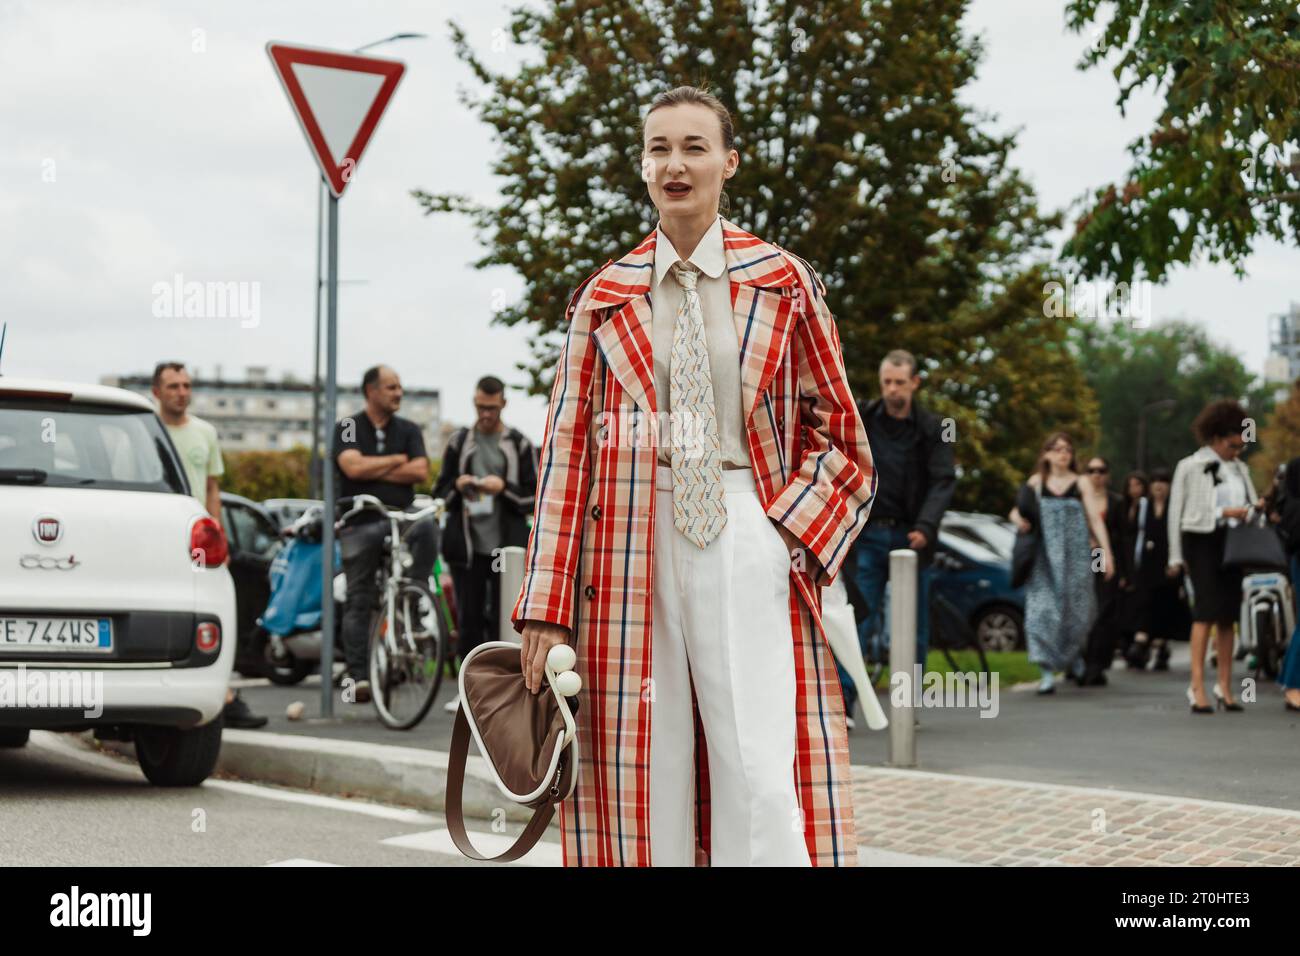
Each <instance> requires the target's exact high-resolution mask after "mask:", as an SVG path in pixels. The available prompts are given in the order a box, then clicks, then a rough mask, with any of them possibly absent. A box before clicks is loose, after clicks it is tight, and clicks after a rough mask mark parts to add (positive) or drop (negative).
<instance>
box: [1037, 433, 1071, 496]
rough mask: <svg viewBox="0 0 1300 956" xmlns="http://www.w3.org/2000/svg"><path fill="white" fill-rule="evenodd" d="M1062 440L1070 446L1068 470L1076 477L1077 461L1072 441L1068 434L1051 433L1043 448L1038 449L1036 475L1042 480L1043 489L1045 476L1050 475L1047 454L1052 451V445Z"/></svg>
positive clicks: (1050, 469) (1045, 483)
mask: <svg viewBox="0 0 1300 956" xmlns="http://www.w3.org/2000/svg"><path fill="white" fill-rule="evenodd" d="M1062 440H1064V441H1065V442H1067V443H1068V444H1069V446H1070V470H1071V471H1072V472H1074V473H1075V474H1076V475H1077V474H1078V473H1079V459H1078V457H1076V454H1075V451H1074V439H1073V438H1071V437H1070V435H1069V433H1068V432H1052V434H1050V435H1048V436H1047V440H1046V441H1044V442H1043V447H1042V448H1040V449H1038V474H1039V476H1040V477H1041V478H1042V481H1043V485H1044V487H1046V485H1047V476H1048V475H1049V474H1051V473H1052V466H1051V465H1050V464H1049V463H1048V461H1047V453H1048V452H1049V451H1051V450H1052V446H1053V445H1055V444H1056V443H1057V442H1058V441H1062Z"/></svg>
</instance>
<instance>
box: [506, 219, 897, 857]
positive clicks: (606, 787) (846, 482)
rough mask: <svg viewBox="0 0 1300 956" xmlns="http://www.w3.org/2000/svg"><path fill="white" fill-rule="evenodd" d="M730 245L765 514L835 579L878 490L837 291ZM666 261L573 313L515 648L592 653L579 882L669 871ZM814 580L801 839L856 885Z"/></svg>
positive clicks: (583, 732) (797, 657) (799, 585)
mask: <svg viewBox="0 0 1300 956" xmlns="http://www.w3.org/2000/svg"><path fill="white" fill-rule="evenodd" d="M723 242H724V246H725V250H726V262H727V271H728V274H729V276H730V280H731V301H732V309H733V318H734V320H735V325H736V335H737V338H738V341H739V343H740V362H741V391H742V396H743V401H744V411H745V415H746V419H745V420H746V427H747V441H748V446H749V457H750V462H751V464H752V466H753V470H754V477H755V480H756V483H757V486H758V494H759V499H760V501H761V502H762V504H763V506H764V507H765V509H766V510H767V514H768V516H769V517H770V518H771V519H772V520H773V521H775V522H777V523H779V524H781V525H784V526H785V527H786V528H787V529H788V530H789V531H791V532H792V533H793V534H794V535H795V536H796V537H797V538H799V539H800V540H801V541H802V542H803V544H804V546H805V547H806V548H808V549H809V551H810V553H811V554H812V555H813V556H815V557H816V559H817V562H818V563H819V564H820V566H821V568H823V569H824V574H825V575H826V577H827V578H828V579H830V578H834V576H835V574H836V573H837V572H838V571H839V568H840V565H841V564H842V563H843V561H844V559H845V557H846V555H847V554H848V553H849V546H850V545H851V544H852V543H853V539H854V538H855V537H856V536H857V534H858V532H859V531H861V530H862V528H863V527H864V526H865V524H866V520H867V513H868V511H869V509H870V506H871V501H872V499H873V497H874V495H875V489H876V477H875V470H874V468H873V467H872V460H871V451H870V449H869V448H868V445H867V436H866V432H865V430H864V428H863V425H862V421H861V419H860V417H859V415H858V411H857V407H856V405H855V404H854V401H853V397H852V395H850V394H849V389H848V385H847V384H846V382H845V375H844V362H843V357H842V355H841V351H840V341H839V335H838V333H837V331H836V329H835V320H834V317H833V316H832V315H831V312H830V310H829V308H827V306H826V303H825V300H824V295H825V287H824V286H823V285H822V283H821V280H820V279H819V278H818V277H817V275H816V273H814V272H813V270H812V268H811V267H810V266H809V265H808V264H807V263H806V262H804V261H803V260H802V259H800V258H798V257H797V256H794V255H791V254H790V253H788V252H786V251H784V250H782V249H779V248H778V247H776V246H773V245H769V244H768V243H766V242H763V241H762V240H761V239H758V238H756V237H754V236H751V235H749V234H748V233H746V232H743V231H741V230H740V229H737V228H736V227H735V226H734V225H732V224H731V223H729V222H727V221H726V220H723ZM654 252H655V233H651V234H650V235H649V236H647V237H646V238H645V239H644V240H642V241H641V243H640V244H639V245H638V246H637V247H636V248H635V249H633V250H632V251H631V252H630V253H628V254H627V255H626V256H624V257H623V258H621V259H619V260H617V261H615V262H607V263H606V264H605V265H604V266H603V267H601V269H599V270H598V271H597V272H596V273H595V274H593V275H592V276H591V277H590V278H589V279H587V281H586V282H584V283H583V284H582V286H580V287H579V289H578V291H577V292H575V293H574V295H573V298H572V299H571V300H570V302H569V306H568V318H569V328H568V335H567V338H566V341H565V344H564V347H563V349H562V351H561V353H560V358H559V362H558V365H557V368H556V375H555V385H554V388H553V390H552V392H551V400H550V409H549V412H548V417H547V424H546V435H545V439H544V440H543V443H542V447H541V460H540V466H539V469H538V484H537V505H536V517H535V521H534V524H533V529H532V534H531V536H530V539H529V542H528V551H527V555H526V557H525V559H524V580H523V586H522V588H521V590H520V594H519V598H518V600H517V602H516V604H515V607H514V611H513V613H512V615H511V616H512V619H513V622H514V625H515V628H516V630H522V629H523V626H524V623H525V622H526V621H530V620H532V621H545V622H549V623H552V624H561V625H564V626H565V627H569V628H571V629H572V631H571V634H573V635H576V637H574V638H571V639H572V640H573V643H574V647H575V650H576V651H577V656H578V663H577V671H578V673H579V674H580V675H581V677H582V683H583V689H582V695H581V698H580V701H581V703H580V707H579V709H578V715H577V717H578V746H579V748H580V763H579V771H578V780H577V787H576V790H575V792H574V794H573V795H572V797H571V798H570V799H569V800H567V801H566V802H565V803H564V804H563V805H562V806H561V808H560V825H561V828H562V830H563V833H564V862H565V865H566V866H648V865H650V863H651V859H650V836H649V825H650V787H651V786H653V781H652V780H651V779H650V734H651V732H652V729H653V706H652V704H651V699H652V696H653V695H652V693H651V690H650V675H651V661H650V653H651V647H652V639H651V635H652V632H651V611H652V608H653V599H652V592H651V588H652V582H653V580H654V573H653V562H654V551H653V542H654V523H655V520H656V514H655V466H656V458H657V455H656V448H655V441H654V440H653V424H654V423H655V422H656V421H657V418H656V413H657V405H656V398H655V389H654V363H653V361H652V359H651V346H650V342H651V336H650V320H651V304H650V279H651V276H652V275H653V273H654ZM800 396H803V397H804V399H805V401H806V400H807V399H808V398H815V399H816V402H815V405H814V407H813V413H812V415H811V416H810V415H808V414H807V413H806V412H805V414H803V415H801V414H800V405H799V397H800ZM805 408H806V405H805ZM814 418H815V421H816V427H813V426H812V421H813V419H814ZM666 517H667V520H670V521H671V520H672V515H671V514H670V515H668V516H666ZM798 564H799V562H797V561H796V562H792V570H791V580H792V585H793V586H792V587H791V590H790V622H791V625H792V627H791V629H792V632H793V637H794V640H793V647H792V648H791V665H792V666H793V667H794V670H795V676H796V686H797V702H796V720H797V723H798V727H797V734H796V744H797V745H796V752H795V753H796V757H795V764H794V766H793V767H791V772H792V773H793V774H794V779H795V788H796V793H797V795H798V799H799V805H800V815H801V817H802V820H801V821H796V822H802V824H803V827H804V835H805V839H806V841H807V844H808V853H809V856H810V858H811V860H812V862H813V864H814V865H818V866H843V865H853V864H854V863H856V861H857V846H856V833H855V829H854V822H853V800H852V793H851V782H852V781H851V776H850V771H849V747H848V731H847V728H846V725H845V722H844V716H845V715H844V698H843V692H842V690H841V688H840V686H839V678H838V676H837V674H836V671H835V664H834V661H833V659H832V657H831V653H830V650H829V645H828V644H827V642H826V638H825V633H824V631H823V629H822V625H821V619H820V614H819V610H820V595H819V593H818V588H817V586H816V584H815V583H814V582H813V580H812V578H811V576H810V574H811V573H812V571H813V569H814V565H813V563H812V562H808V565H809V567H808V569H807V570H804V569H801V568H799V567H798ZM695 728H696V730H695V732H696V747H695V753H696V768H697V769H696V772H697V786H696V793H697V796H696V804H697V812H696V833H697V839H698V841H699V844H700V846H701V848H702V849H703V850H704V851H705V852H706V853H707V850H708V842H709V817H708V814H709V798H708V767H707V753H706V747H705V746H704V740H703V728H702V724H701V722H700V720H699V715H698V710H697V712H696V721H695Z"/></svg>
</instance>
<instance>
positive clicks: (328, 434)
mask: <svg viewBox="0 0 1300 956" xmlns="http://www.w3.org/2000/svg"><path fill="white" fill-rule="evenodd" d="M423 36H424V34H422V33H395V34H393V35H392V36H391V37H386V38H385V39H383V40H376V41H375V42H374V43H367V44H366V45H365V46H361V47H357V48H356V50H355V51H353V52H356V53H360V52H361V51H362V50H365V49H368V48H369V47H373V46H379V45H380V44H382V43H388V42H389V41H391V40H405V39H414V38H417V37H423ZM324 192H325V180H324V179H322V180H321V193H322V194H324ZM316 208H317V217H318V218H317V223H316V250H317V251H316V276H317V279H316V343H317V345H316V361H317V363H319V362H320V288H321V282H320V241H321V237H320V232H321V231H320V220H319V215H320V206H319V204H318V205H317V207H316ZM328 209H329V216H328V225H327V228H328V230H329V239H328V244H327V250H326V256H327V258H328V267H327V269H326V276H327V279H326V284H327V285H328V287H329V299H328V301H329V307H328V310H327V313H326V318H325V407H324V409H320V410H318V411H317V412H316V413H315V414H314V415H313V417H312V446H313V449H314V448H315V446H316V444H317V442H316V436H317V434H318V432H317V429H318V428H320V426H321V424H322V422H321V412H323V413H324V416H325V421H324V423H323V424H324V426H325V427H324V429H323V434H322V436H321V437H323V439H324V444H325V450H326V455H325V461H323V462H322V463H321V464H322V467H321V469H320V471H321V479H322V480H321V484H322V485H323V487H322V489H321V491H322V493H323V497H324V502H325V504H324V508H323V509H322V520H321V531H322V534H321V545H322V549H321V550H322V552H323V553H322V558H321V622H320V623H321V649H320V664H321V667H320V714H321V717H323V718H325V719H327V720H328V719H329V718H332V717H333V716H334V618H335V608H334V537H335V536H334V520H335V515H334V508H335V503H336V502H337V500H338V498H337V495H336V491H337V489H336V488H335V475H334V471H335V467H334V459H333V448H332V445H333V443H334V441H333V439H334V433H333V429H334V417H335V415H336V413H337V410H338V387H337V378H338V376H337V372H338V314H339V200H338V197H337V196H335V195H334V194H333V193H332V192H331V193H330V194H329V202H328ZM312 385H313V392H314V393H316V395H317V396H318V395H319V388H318V387H317V386H316V383H315V382H313V383H312Z"/></svg>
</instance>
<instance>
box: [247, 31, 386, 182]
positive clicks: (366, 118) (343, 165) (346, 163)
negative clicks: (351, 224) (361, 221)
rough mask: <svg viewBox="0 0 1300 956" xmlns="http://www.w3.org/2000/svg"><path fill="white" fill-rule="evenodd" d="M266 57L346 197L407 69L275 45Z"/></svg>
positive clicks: (323, 166)
mask: <svg viewBox="0 0 1300 956" xmlns="http://www.w3.org/2000/svg"><path fill="white" fill-rule="evenodd" d="M266 52H267V54H268V55H269V56H270V57H271V64H272V66H274V67H275V73H276V75H277V76H278V77H279V78H280V83H281V85H282V86H283V87H284V92H285V93H286V94H287V95H288V97H289V103H290V105H292V106H293V111H294V114H295V115H296V116H297V117H298V124H299V125H300V126H301V127H302V132H303V135H304V136H306V137H307V144H308V145H309V146H310V147H311V151H312V154H313V155H314V156H315V157H316V162H317V163H318V164H319V166H320V171H321V175H323V176H324V177H325V182H326V183H328V184H329V188H330V192H331V193H333V194H334V196H335V197H338V196H342V195H343V190H344V189H346V188H347V185H348V182H349V181H350V180H351V178H352V174H353V173H354V172H355V170H356V165H357V162H358V161H359V160H360V159H361V154H362V153H363V152H364V151H365V148H366V144H367V143H369V142H370V137H371V136H372V135H373V134H374V132H375V127H376V126H377V125H378V124H379V117H380V116H382V115H383V113H384V108H385V107H386V106H388V101H389V100H390V99H392V96H393V91H394V90H395V89H397V84H398V81H399V80H401V78H402V74H403V72H405V70H406V66H405V64H403V63H401V62H399V61H398V60H385V59H381V58H379V57H373V56H358V55H357V54H355V53H341V52H338V51H336V50H322V49H319V48H316V47H304V46H290V45H288V44H285V43H276V42H274V41H272V42H270V43H268V44H267V45H266Z"/></svg>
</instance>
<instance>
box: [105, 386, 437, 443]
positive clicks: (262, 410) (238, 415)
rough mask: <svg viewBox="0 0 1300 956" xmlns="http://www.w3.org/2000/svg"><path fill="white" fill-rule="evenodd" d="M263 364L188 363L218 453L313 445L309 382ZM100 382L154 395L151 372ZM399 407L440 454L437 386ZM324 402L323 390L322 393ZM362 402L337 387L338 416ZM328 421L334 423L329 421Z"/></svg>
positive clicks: (407, 391) (407, 397)
mask: <svg viewBox="0 0 1300 956" xmlns="http://www.w3.org/2000/svg"><path fill="white" fill-rule="evenodd" d="M267 371H268V370H267V368H266V367H265V366H259V365H252V366H248V367H246V368H245V369H244V375H243V377H242V378H226V377H225V375H224V374H223V372H222V368H221V366H220V365H217V366H215V367H214V368H213V371H212V374H211V375H206V374H204V370H203V369H200V368H198V367H194V366H191V367H189V372H190V378H191V381H192V382H193V387H194V400H193V403H192V404H191V405H190V411H192V412H193V413H194V414H195V415H197V416H199V417H200V418H203V419H206V420H207V421H209V422H211V423H212V424H213V426H214V427H215V428H216V429H217V439H218V441H220V443H221V450H222V451H288V450H289V449H290V448H293V447H294V446H295V445H301V446H302V447H304V448H310V447H311V413H312V386H311V383H310V382H304V381H301V380H299V379H298V378H296V377H294V376H293V375H292V374H291V373H286V374H285V375H284V376H283V377H281V378H280V379H278V380H275V379H272V378H271V377H270V376H269V375H268V374H267ZM100 382H101V384H104V385H114V386H116V387H118V388H125V389H127V390H128V391H132V392H137V393H138V394H140V395H143V396H145V397H146V398H149V399H152V397H153V392H152V388H153V376H152V374H150V373H146V374H143V375H121V376H113V375H106V376H104V377H103V378H101V379H100ZM403 393H404V394H403V396H402V408H401V411H399V412H398V414H399V415H401V416H402V417H403V418H408V419H410V420H411V421H413V422H415V423H416V424H417V425H419V426H420V430H421V431H422V432H423V433H424V442H425V446H426V448H427V449H428V451H429V457H430V458H431V459H433V458H440V457H441V456H442V450H443V446H444V445H445V443H446V440H447V430H446V429H445V428H444V427H443V424H442V397H441V394H440V393H439V391H438V389H436V388H413V387H410V386H406V387H404V389H403ZM321 404H322V405H324V393H323V391H322V394H321ZM364 405H365V402H364V401H363V399H362V398H361V386H360V384H359V383H357V384H345V383H343V382H340V383H339V385H338V414H339V415H340V416H342V415H347V414H350V413H352V412H355V411H357V410H358V409H360V408H362V407H363V406H364ZM331 424H332V423H331Z"/></svg>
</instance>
